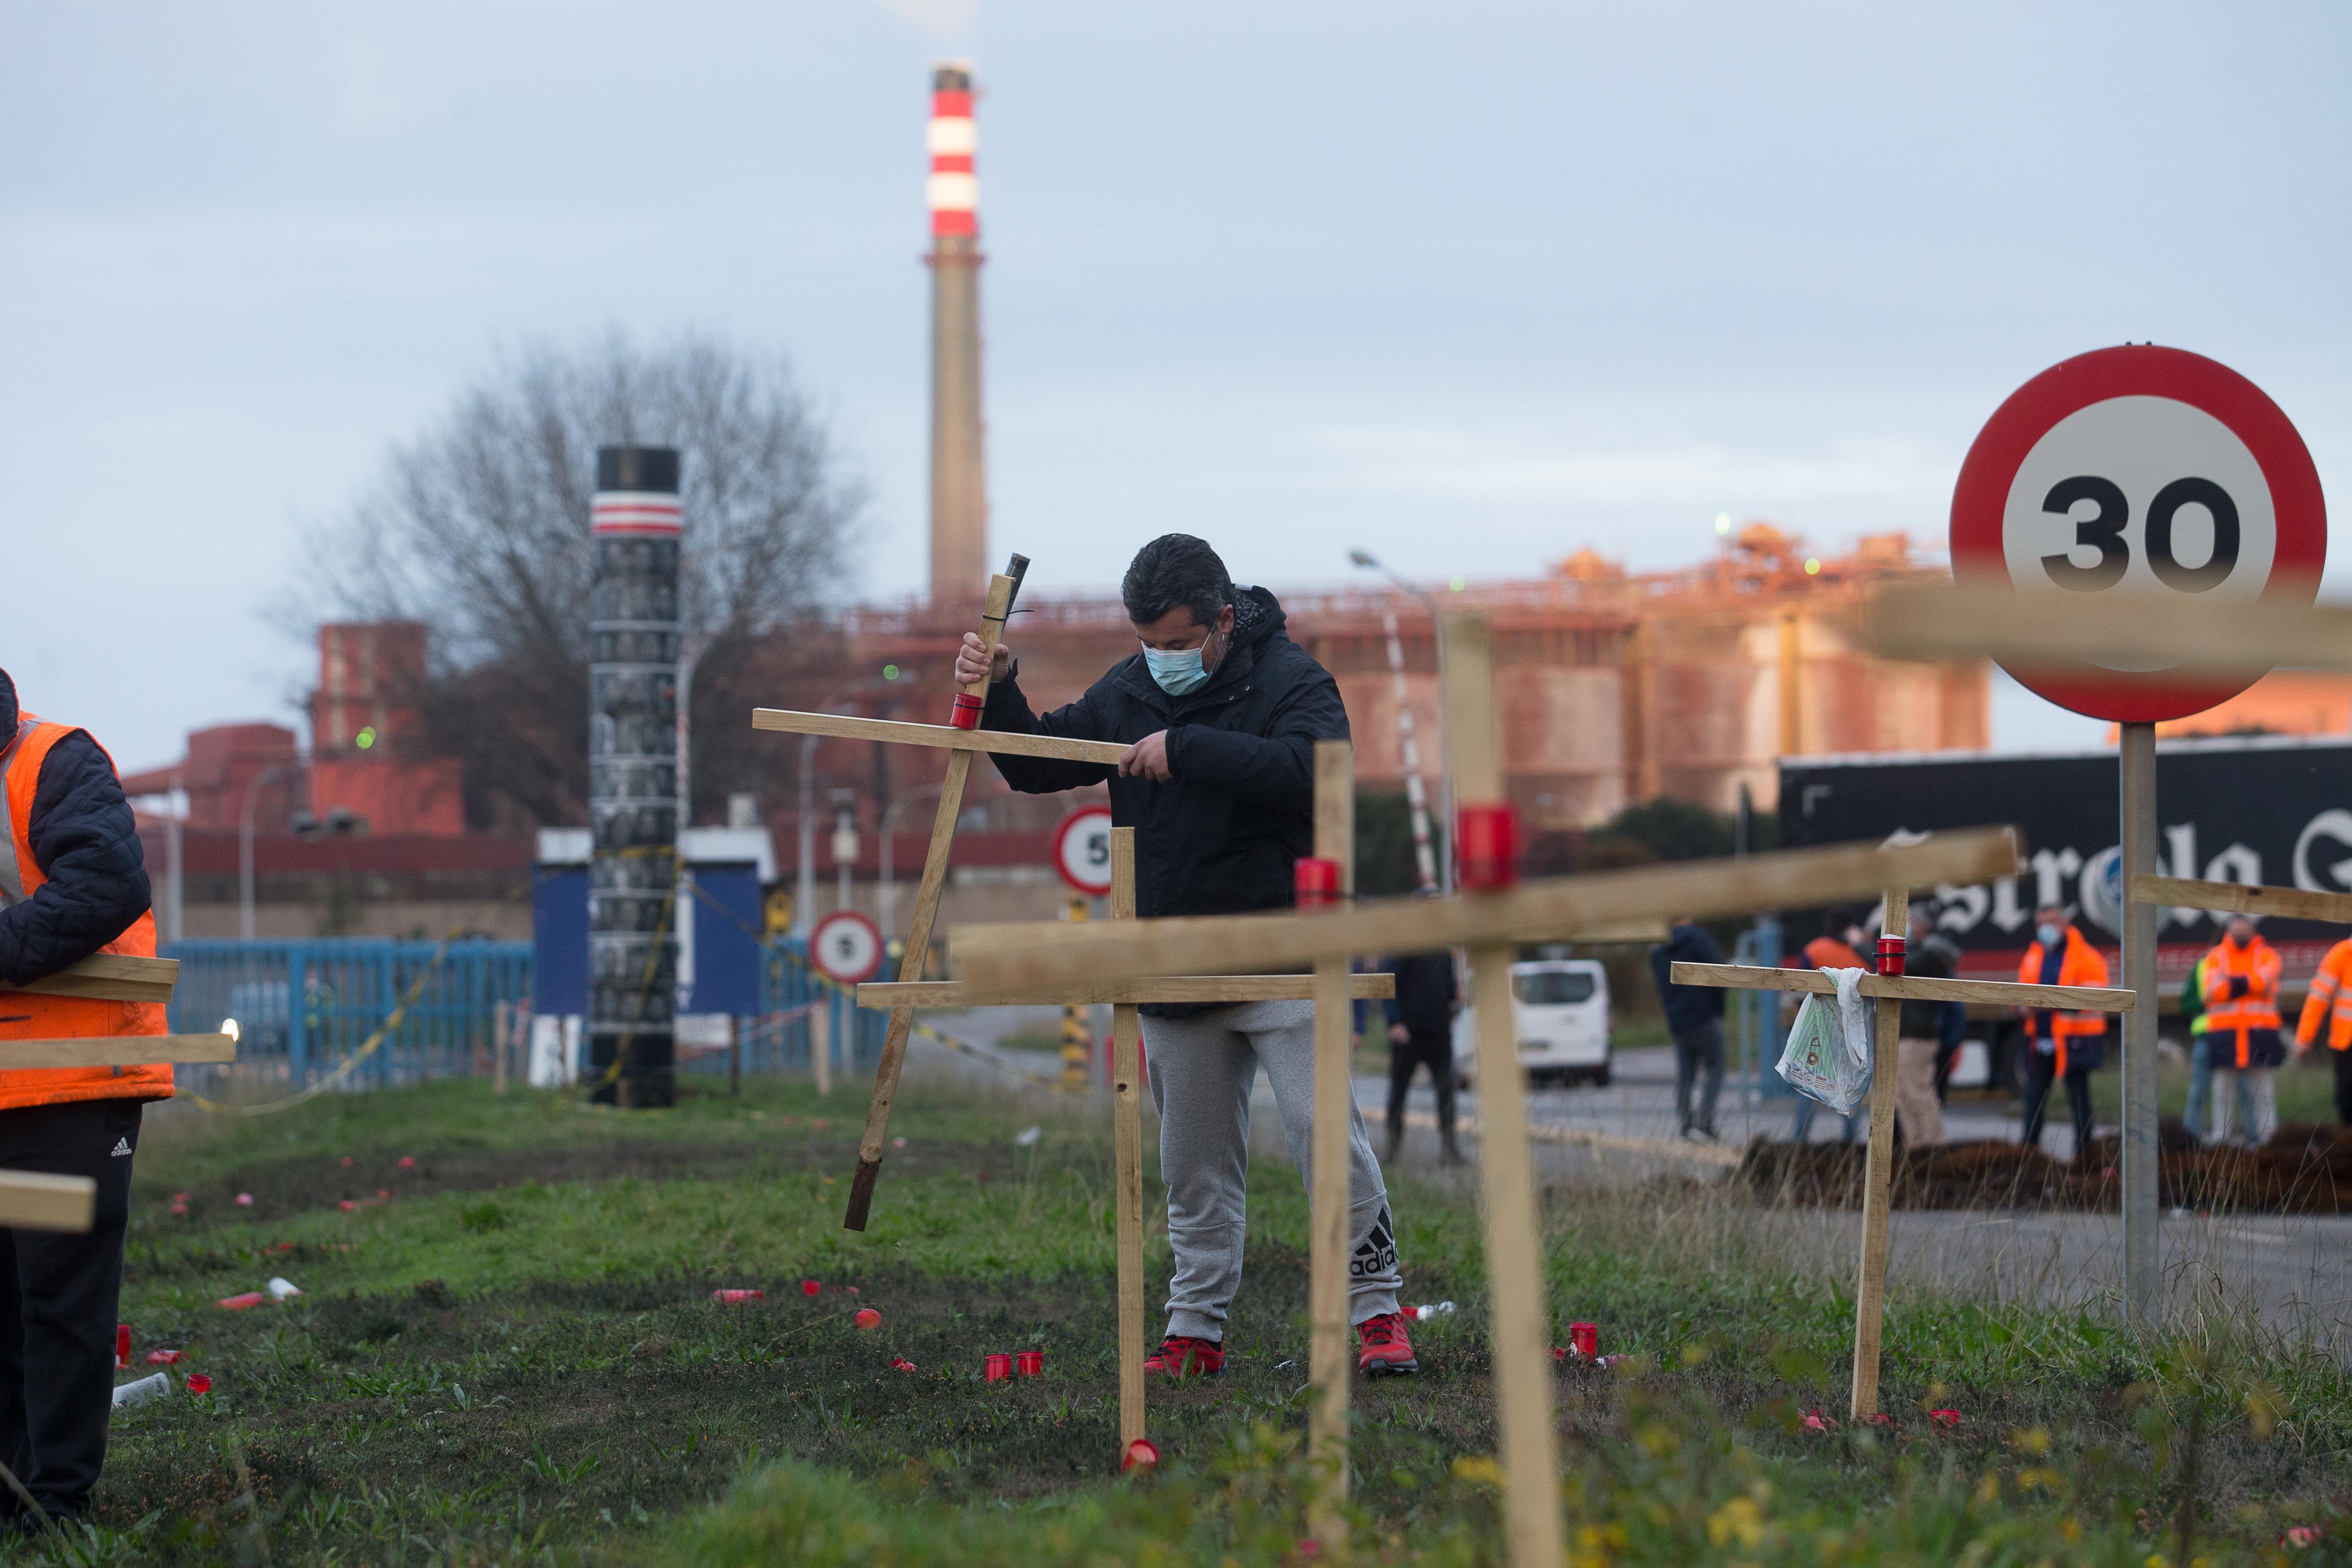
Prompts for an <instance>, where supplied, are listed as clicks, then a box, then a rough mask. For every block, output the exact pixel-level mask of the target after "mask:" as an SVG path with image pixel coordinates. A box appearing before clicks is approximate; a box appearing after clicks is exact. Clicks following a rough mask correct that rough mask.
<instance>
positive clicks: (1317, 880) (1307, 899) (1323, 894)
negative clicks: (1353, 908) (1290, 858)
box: [1290, 855, 1339, 909]
mask: <svg viewBox="0 0 2352 1568" xmlns="http://www.w3.org/2000/svg"><path fill="white" fill-rule="evenodd" d="M1290 884H1291V886H1292V888H1293V889H1295V890H1296V891H1297V895H1298V907H1299V908H1301V909H1330V908H1333V907H1335V906H1337V905H1338V904H1339V862H1338V861H1335V860H1325V859H1324V858H1322V857H1321V856H1319V855H1301V856H1299V857H1298V859H1297V860H1296V861H1294V862H1291V870H1290Z"/></svg>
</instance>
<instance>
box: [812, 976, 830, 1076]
mask: <svg viewBox="0 0 2352 1568" xmlns="http://www.w3.org/2000/svg"><path fill="white" fill-rule="evenodd" d="M808 1034H809V1071H811V1072H814V1074H816V1092H817V1094H818V1096H819V1098H823V1097H824V1096H826V1095H829V1094H831V1093H832V1092H833V993H832V991H830V990H828V989H826V988H823V987H820V988H818V990H817V993H816V1001H815V1002H814V1004H813V1005H812V1006H811V1007H810V1008H809V1019H808Z"/></svg>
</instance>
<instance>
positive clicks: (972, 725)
mask: <svg viewBox="0 0 2352 1568" xmlns="http://www.w3.org/2000/svg"><path fill="white" fill-rule="evenodd" d="M986 705H987V699H986V698H984V697H977V696H974V695H972V694H971V693H970V692H958V693H956V699H955V707H954V708H953V709H952V710H951V711H950V713H949V714H948V723H949V724H950V725H952V726H954V727H956V728H958V729H978V728H979V727H980V710H981V709H982V707H983V706H986Z"/></svg>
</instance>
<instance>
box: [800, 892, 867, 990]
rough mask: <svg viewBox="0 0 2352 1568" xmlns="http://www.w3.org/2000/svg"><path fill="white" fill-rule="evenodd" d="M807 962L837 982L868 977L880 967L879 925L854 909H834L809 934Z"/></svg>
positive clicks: (855, 981)
mask: <svg viewBox="0 0 2352 1568" xmlns="http://www.w3.org/2000/svg"><path fill="white" fill-rule="evenodd" d="M809 962H811V963H813V964H814V965H815V966H816V967H817V968H818V970H819V971H820V972H822V973H823V974H824V977H825V978H827V979H829V980H832V981H834V982H835V983H836V984H839V985H844V986H855V985H857V984H859V983H860V982H862V981H866V980H870V979H872V978H873V977H874V973H875V971H876V970H877V969H879V968H881V967H882V928H881V927H880V926H878V925H875V924H874V922H872V921H871V920H868V919H867V918H866V916H865V915H860V914H859V913H857V911H856V910H855V909H836V910H835V911H834V912H833V913H832V914H831V915H826V916H825V917H824V919H822V920H820V921H818V922H817V923H816V929H815V930H814V931H812V932H810V933H809Z"/></svg>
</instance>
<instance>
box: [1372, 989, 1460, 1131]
mask: <svg viewBox="0 0 2352 1568" xmlns="http://www.w3.org/2000/svg"><path fill="white" fill-rule="evenodd" d="M1381 968H1382V969H1384V970H1386V971H1387V972H1388V973H1390V974H1391V975H1394V976H1395V977H1396V995H1395V996H1393V997H1391V998H1389V1002H1388V1011H1389V1158H1390V1160H1391V1161H1393V1160H1395V1158H1396V1157H1397V1152H1398V1150H1399V1149H1401V1148H1402V1146H1403V1145H1404V1102H1405V1094H1406V1092H1407V1091H1409V1090H1410V1089H1412V1074H1413V1070H1414V1069H1415V1068H1417V1067H1422V1066H1426V1067H1427V1068H1428V1069H1429V1081H1430V1082H1431V1083H1432V1084H1433V1086H1434V1087H1435V1088H1436V1090H1437V1142H1438V1147H1439V1148H1440V1149H1442V1150H1443V1151H1444V1160H1445V1163H1446V1164H1447V1165H1449V1166H1458V1165H1460V1164H1461V1163H1462V1151H1461V1149H1460V1148H1459V1147H1457V1146H1456V1145H1455V1144H1454V1003H1455V1001H1456V1000H1458V999H1459V988H1458V987H1457V985H1456V983H1455V980H1454V955H1453V954H1451V953H1406V954H1403V955H1402V956H1398V957H1394V958H1390V959H1388V960H1386V961H1385V962H1383V963H1382V964H1381Z"/></svg>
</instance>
